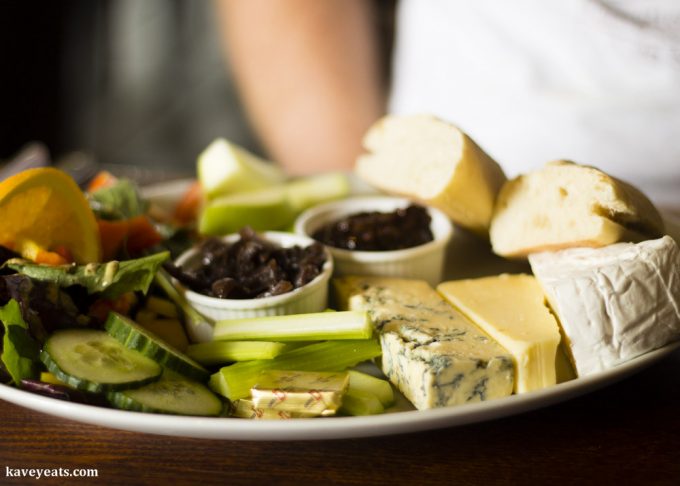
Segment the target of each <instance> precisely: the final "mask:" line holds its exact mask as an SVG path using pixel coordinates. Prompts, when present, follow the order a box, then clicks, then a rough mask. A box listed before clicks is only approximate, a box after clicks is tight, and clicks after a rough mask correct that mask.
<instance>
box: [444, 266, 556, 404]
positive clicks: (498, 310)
mask: <svg viewBox="0 0 680 486" xmlns="http://www.w3.org/2000/svg"><path fill="white" fill-rule="evenodd" d="M437 290H438V291H439V293H440V294H442V295H443V296H444V298H445V299H446V300H448V301H449V302H450V303H451V304H453V305H454V307H456V308H457V309H458V310H459V311H461V312H462V313H463V314H465V315H466V316H467V317H468V318H469V319H470V320H471V321H472V322H474V323H475V324H476V325H478V326H479V327H481V328H482V329H483V330H484V332H486V333H487V334H489V336H491V337H492V338H493V339H495V340H496V341H498V343H499V344H500V345H501V346H503V347H504V348H505V349H507V350H508V351H509V352H510V353H511V354H512V356H513V358H514V361H515V371H516V377H515V392H516V393H524V392H528V391H532V390H540V389H541V388H545V387H548V386H551V385H554V384H555V382H556V372H555V359H556V355H557V349H558V346H559V344H560V331H559V326H558V324H557V321H556V320H555V317H554V316H553V315H552V314H551V313H550V310H549V309H548V307H547V306H546V305H545V297H544V295H543V291H542V290H541V287H540V285H539V284H538V282H536V280H535V279H534V277H532V276H530V275H505V274H504V275H499V276H495V277H485V278H478V279H471V280H457V281H453V282H445V283H442V284H440V285H439V286H438V287H437Z"/></svg>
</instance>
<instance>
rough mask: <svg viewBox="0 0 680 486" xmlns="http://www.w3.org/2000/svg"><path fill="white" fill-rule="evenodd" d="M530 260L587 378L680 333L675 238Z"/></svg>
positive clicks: (678, 263) (578, 368)
mask: <svg viewBox="0 0 680 486" xmlns="http://www.w3.org/2000/svg"><path fill="white" fill-rule="evenodd" d="M529 262H530V263H531V268H532V270H533V273H534V275H535V276H536V278H537V279H538V281H539V283H540V284H541V286H542V287H543V290H544V292H545V293H546V295H547V297H548V301H549V303H550V305H551V306H552V308H553V310H554V311H555V313H556V314H557V316H558V318H559V320H560V323H561V325H562V329H563V331H564V334H565V336H566V340H567V343H568V348H569V350H570V352H571V356H572V359H573V361H574V365H575V367H576V371H577V373H578V375H579V376H586V375H590V374H593V373H597V372H599V371H603V370H606V369H608V368H611V367H613V366H616V365H618V364H620V363H623V362H625V361H628V360H630V359H632V358H635V357H637V356H640V355H641V354H644V353H646V352H648V351H652V350H653V349H656V348H660V347H662V346H664V345H665V344H667V343H669V342H671V341H674V340H677V339H680V302H679V299H680V251H679V250H678V246H677V244H676V243H675V241H674V240H673V239H672V238H671V237H669V236H664V237H663V238H660V239H657V240H648V241H643V242H641V243H637V244H633V243H619V244H615V245H611V246H608V247H605V248H599V249H589V248H575V249H570V250H563V251H559V252H554V253H540V254H535V255H531V256H530V257H529Z"/></svg>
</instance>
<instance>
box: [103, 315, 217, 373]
mask: <svg viewBox="0 0 680 486" xmlns="http://www.w3.org/2000/svg"><path fill="white" fill-rule="evenodd" d="M104 328H105V329H106V332H108V333H109V334H110V335H111V336H113V337H114V338H116V339H117V340H118V341H120V342H121V343H122V344H123V345H125V346H126V347H128V348H130V349H134V350H135V351H139V352H140V353H142V354H143V355H144V356H148V357H149V358H152V359H154V360H155V361H157V362H158V363H160V364H161V365H163V366H164V367H166V368H170V369H171V370H173V371H176V372H178V373H179V374H181V375H184V376H186V377H187V378H191V379H194V380H197V381H200V382H203V383H204V382H207V381H208V378H210V372H209V371H208V370H206V369H205V368H204V367H203V366H201V365H200V364H198V363H197V362H196V361H194V360H193V359H191V358H189V357H188V356H187V355H185V354H184V353H182V352H181V351H179V350H177V349H175V348H174V347H173V346H171V345H170V344H168V343H166V342H165V341H163V340H162V339H160V338H159V337H158V336H156V335H154V334H152V333H150V332H149V331H147V330H146V329H144V328H143V327H142V326H140V325H139V324H137V323H135V322H134V321H132V320H130V319H128V318H127V317H125V316H122V315H120V314H118V313H117V312H110V313H109V317H108V318H107V319H106V324H104Z"/></svg>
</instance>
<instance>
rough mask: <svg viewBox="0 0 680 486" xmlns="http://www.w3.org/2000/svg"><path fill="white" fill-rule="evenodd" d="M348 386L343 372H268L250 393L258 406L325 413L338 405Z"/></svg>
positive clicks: (303, 412) (331, 412)
mask: <svg viewBox="0 0 680 486" xmlns="http://www.w3.org/2000/svg"><path fill="white" fill-rule="evenodd" d="M348 386H349V374H348V373H347V372H345V371H342V372H322V371H268V372H266V373H263V374H262V376H261V377H260V379H259V380H258V382H257V384H256V385H255V386H254V387H253V388H251V390H250V393H251V398H252V401H253V404H254V406H255V407H256V408H258V409H262V410H277V411H285V412H289V413H298V414H308V415H315V416H328V415H335V412H336V411H337V410H338V408H340V405H342V396H343V395H344V393H345V392H346V391H347V387H348Z"/></svg>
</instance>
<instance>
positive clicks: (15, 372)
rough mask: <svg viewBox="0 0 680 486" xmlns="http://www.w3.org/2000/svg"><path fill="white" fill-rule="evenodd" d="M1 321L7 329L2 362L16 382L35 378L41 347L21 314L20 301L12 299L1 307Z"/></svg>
mask: <svg viewBox="0 0 680 486" xmlns="http://www.w3.org/2000/svg"><path fill="white" fill-rule="evenodd" d="M0 321H2V324H3V326H4V329H5V335H4V336H3V339H2V355H1V356H0V359H2V363H3V364H4V365H5V369H6V370H7V372H8V373H9V375H10V376H11V377H12V381H14V383H15V384H17V385H18V384H19V383H21V380H23V379H31V378H35V377H36V375H37V373H38V362H39V353H40V347H39V346H38V343H37V342H36V341H35V340H34V339H33V338H32V337H31V334H30V333H29V330H28V324H26V322H25V321H24V318H23V317H22V315H21V308H20V307H19V303H18V302H17V301H16V300H14V299H12V300H10V301H9V302H8V303H7V304H6V305H5V306H4V307H0Z"/></svg>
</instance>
